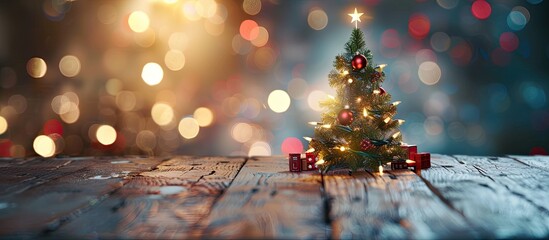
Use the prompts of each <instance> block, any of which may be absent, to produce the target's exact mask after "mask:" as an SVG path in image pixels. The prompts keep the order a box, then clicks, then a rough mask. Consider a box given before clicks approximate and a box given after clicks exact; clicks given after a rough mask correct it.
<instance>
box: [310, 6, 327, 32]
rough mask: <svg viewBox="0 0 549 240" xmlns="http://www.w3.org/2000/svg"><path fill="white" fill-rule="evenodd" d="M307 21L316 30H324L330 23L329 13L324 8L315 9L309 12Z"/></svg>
mask: <svg viewBox="0 0 549 240" xmlns="http://www.w3.org/2000/svg"><path fill="white" fill-rule="evenodd" d="M307 23H309V27H311V28H312V29H314V30H317V31H318V30H322V29H324V28H325V27H326V26H327V25H328V15H326V12H324V10H322V9H314V10H312V11H310V12H309V15H308V16H307Z"/></svg>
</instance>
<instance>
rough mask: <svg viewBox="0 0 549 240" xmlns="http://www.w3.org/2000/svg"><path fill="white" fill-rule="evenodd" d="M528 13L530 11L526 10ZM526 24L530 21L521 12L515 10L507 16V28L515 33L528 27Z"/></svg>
mask: <svg viewBox="0 0 549 240" xmlns="http://www.w3.org/2000/svg"><path fill="white" fill-rule="evenodd" d="M526 12H528V10H526ZM526 23H528V19H527V18H526V16H525V15H524V14H523V13H522V12H520V11H517V10H513V11H511V12H510V13H509V15H507V26H509V28H511V30H513V31H520V30H522V29H523V28H524V27H525V26H526Z"/></svg>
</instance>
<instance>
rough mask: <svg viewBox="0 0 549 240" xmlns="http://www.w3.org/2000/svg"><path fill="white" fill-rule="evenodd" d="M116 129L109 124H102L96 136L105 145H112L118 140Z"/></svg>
mask: <svg viewBox="0 0 549 240" xmlns="http://www.w3.org/2000/svg"><path fill="white" fill-rule="evenodd" d="M116 135H117V134H116V130H115V129H114V128H113V127H112V126H109V125H101V126H99V127H98V128H97V131H96V133H95V137H96V139H97V141H98V142H99V143H101V144H103V145H111V144H113V143H114V141H116Z"/></svg>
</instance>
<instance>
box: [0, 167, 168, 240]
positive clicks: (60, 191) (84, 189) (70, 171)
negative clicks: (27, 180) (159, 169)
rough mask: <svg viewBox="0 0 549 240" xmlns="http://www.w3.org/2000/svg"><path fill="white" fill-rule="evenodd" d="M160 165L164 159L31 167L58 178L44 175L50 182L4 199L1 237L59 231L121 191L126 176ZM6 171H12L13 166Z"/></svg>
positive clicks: (11, 193) (0, 213)
mask: <svg viewBox="0 0 549 240" xmlns="http://www.w3.org/2000/svg"><path fill="white" fill-rule="evenodd" d="M40 161H43V164H45V165H46V166H50V165H51V166H57V165H58V162H60V163H62V162H64V161H65V162H66V161H71V160H53V159H41V160H40ZM160 162H161V160H160V159H143V158H131V159H127V158H124V159H120V158H118V159H116V158H113V159H92V160H83V161H71V162H70V164H67V165H63V166H62V167H53V168H49V167H46V168H35V167H30V168H29V169H28V170H27V171H43V172H52V174H54V176H56V177H51V176H49V175H47V174H46V173H44V174H46V176H48V179H47V180H48V181H44V182H42V183H40V184H39V185H36V184H34V185H33V187H32V188H27V189H26V191H19V192H16V193H13V191H12V192H9V193H8V194H5V195H1V196H0V201H2V202H4V203H6V204H7V206H8V207H6V208H3V209H0V226H2V227H1V228H0V235H5V236H17V237H22V236H29V237H37V236H41V234H42V233H44V232H47V231H51V230H55V229H56V228H57V227H58V226H59V225H60V224H62V223H63V222H65V221H67V220H69V219H71V218H73V217H75V216H76V215H78V214H79V212H80V211H83V210H84V209H87V208H89V207H91V206H93V205H95V204H97V203H98V202H100V201H101V200H102V199H104V198H105V197H106V196H108V195H109V194H110V193H111V192H113V191H115V190H116V189H118V188H120V187H121V186H122V185H123V184H124V182H125V181H126V180H125V177H126V176H128V175H132V174H137V173H140V172H142V171H144V170H147V169H151V168H152V167H154V166H156V165H157V164H159V163H160ZM72 164H74V165H72ZM31 165H32V164H31ZM71 165H72V166H71ZM26 166H27V164H24V165H23V166H21V167H22V168H23V169H15V168H16V167H14V169H13V171H15V172H17V171H24V167H26ZM82 166H84V167H82ZM6 171H7V172H8V173H9V172H12V170H10V169H9V167H8V169H6ZM33 174H34V173H33ZM36 176H39V177H37V179H39V180H38V181H42V180H40V179H41V178H42V179H43V178H44V175H40V174H38V173H37V175H36ZM31 180H34V179H31ZM19 185H21V184H19Z"/></svg>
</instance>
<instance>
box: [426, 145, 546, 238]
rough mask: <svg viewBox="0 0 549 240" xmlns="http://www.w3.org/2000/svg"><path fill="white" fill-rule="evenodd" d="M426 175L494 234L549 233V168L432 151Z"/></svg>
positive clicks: (470, 217) (529, 235) (523, 235)
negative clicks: (546, 169) (438, 153)
mask: <svg viewBox="0 0 549 240" xmlns="http://www.w3.org/2000/svg"><path fill="white" fill-rule="evenodd" d="M432 165H433V166H432V168H431V169H429V170H427V171H423V172H422V176H423V177H424V178H425V179H426V180H428V181H429V182H430V183H431V184H432V185H433V186H434V187H435V188H436V189H438V190H439V191H440V193H441V194H442V195H444V197H445V198H446V199H447V200H448V201H450V202H451V204H452V205H453V206H454V207H455V208H456V209H458V210H459V211H461V212H462V213H463V215H464V216H465V217H466V218H467V219H468V221H469V222H471V223H472V224H473V225H475V226H477V227H478V228H481V229H482V230H483V232H484V233H485V234H489V235H484V237H489V238H532V237H548V236H549V214H548V211H547V209H548V204H549V202H548V201H547V199H549V184H547V183H548V180H547V179H549V173H548V172H547V171H544V170H541V169H538V168H533V167H530V166H528V165H525V164H523V163H520V162H518V161H516V160H513V159H511V158H503V157H470V156H455V157H450V156H444V155H436V154H433V155H432Z"/></svg>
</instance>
